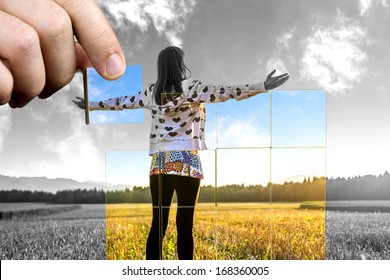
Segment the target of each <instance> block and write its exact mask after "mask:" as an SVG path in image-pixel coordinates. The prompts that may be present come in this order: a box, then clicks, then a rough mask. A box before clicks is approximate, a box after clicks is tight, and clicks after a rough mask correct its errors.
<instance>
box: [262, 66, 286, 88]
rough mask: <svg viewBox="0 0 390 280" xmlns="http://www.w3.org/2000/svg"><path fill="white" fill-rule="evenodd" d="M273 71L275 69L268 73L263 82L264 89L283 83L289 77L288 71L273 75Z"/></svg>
mask: <svg viewBox="0 0 390 280" xmlns="http://www.w3.org/2000/svg"><path fill="white" fill-rule="evenodd" d="M275 72H276V70H274V71H272V72H271V73H269V74H268V76H267V79H266V80H265V82H264V87H265V90H271V89H274V88H277V87H278V86H281V85H283V84H284V83H285V82H286V81H287V80H288V79H289V78H290V74H288V73H284V74H282V75H279V76H275V77H273V76H272V75H273V74H275Z"/></svg>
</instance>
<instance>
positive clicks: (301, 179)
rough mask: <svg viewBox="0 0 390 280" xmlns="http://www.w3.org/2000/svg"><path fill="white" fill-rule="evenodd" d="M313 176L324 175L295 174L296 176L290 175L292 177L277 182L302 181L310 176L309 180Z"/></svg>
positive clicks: (320, 176)
mask: <svg viewBox="0 0 390 280" xmlns="http://www.w3.org/2000/svg"><path fill="white" fill-rule="evenodd" d="M314 177H317V178H322V177H324V175H320V174H318V173H310V174H308V175H296V176H292V177H289V178H286V179H284V180H281V181H279V182H277V183H278V184H283V183H285V182H294V183H302V182H303V181H304V180H305V179H306V180H308V179H309V178H310V180H313V178H314Z"/></svg>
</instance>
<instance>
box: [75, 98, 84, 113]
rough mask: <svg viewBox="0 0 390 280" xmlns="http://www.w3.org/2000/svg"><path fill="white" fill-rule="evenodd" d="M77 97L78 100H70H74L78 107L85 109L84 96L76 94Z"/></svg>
mask: <svg viewBox="0 0 390 280" xmlns="http://www.w3.org/2000/svg"><path fill="white" fill-rule="evenodd" d="M76 98H77V99H79V100H72V101H73V102H74V104H76V106H77V107H79V108H80V109H83V110H84V109H85V101H84V98H82V97H79V96H76Z"/></svg>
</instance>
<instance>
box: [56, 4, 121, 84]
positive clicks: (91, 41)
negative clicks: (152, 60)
mask: <svg viewBox="0 0 390 280" xmlns="http://www.w3.org/2000/svg"><path fill="white" fill-rule="evenodd" d="M55 1H56V2H57V4H59V5H60V6H61V7H62V8H63V9H64V10H65V11H66V12H67V13H68V14H69V16H70V18H71V20H72V24H73V28H74V32H75V35H76V37H77V40H78V42H79V43H80V45H81V46H82V47H83V49H84V50H85V52H86V54H87V55H88V57H89V59H90V60H91V62H92V64H93V66H94V67H95V69H96V70H97V72H98V73H99V74H100V75H101V76H102V77H103V78H105V79H108V80H114V79H117V78H119V77H120V76H122V74H123V73H124V71H125V65H126V62H125V57H124V55H123V52H122V49H121V47H120V44H119V42H118V39H117V38H116V36H115V33H114V31H113V30H112V28H111V26H110V24H109V23H108V21H107V19H106V18H105V16H104V15H103V13H102V11H101V10H100V9H99V7H98V6H97V5H96V3H95V1H92V0H73V1H69V0H55Z"/></svg>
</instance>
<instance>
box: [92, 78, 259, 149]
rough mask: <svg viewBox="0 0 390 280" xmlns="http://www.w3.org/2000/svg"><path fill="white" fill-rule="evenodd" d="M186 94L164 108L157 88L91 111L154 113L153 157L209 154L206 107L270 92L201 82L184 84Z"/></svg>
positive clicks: (104, 103)
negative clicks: (162, 153)
mask: <svg viewBox="0 0 390 280" xmlns="http://www.w3.org/2000/svg"><path fill="white" fill-rule="evenodd" d="M182 88H183V93H182V94H177V93H176V94H175V93H170V94H172V96H171V98H167V100H168V101H167V102H166V103H165V104H163V105H158V104H156V102H155V100H154V98H153V89H154V84H150V85H149V86H148V87H147V89H145V90H144V91H140V92H138V93H136V94H133V95H126V96H121V97H115V98H110V99H108V100H103V101H97V102H94V101H92V102H90V103H89V109H90V110H122V109H137V108H145V109H148V110H150V112H151V115H152V123H151V129H150V141H149V143H150V145H149V149H150V154H154V153H155V152H158V151H163V150H186V151H191V150H205V149H207V148H206V144H205V131H204V129H205V122H206V108H205V104H204V103H216V102H224V101H227V100H229V99H235V100H242V99H246V98H248V97H251V96H254V95H256V94H259V93H263V92H266V90H265V88H264V83H263V82H262V83H258V84H246V85H236V86H224V85H209V84H203V83H201V82H200V81H199V80H192V79H191V80H185V81H183V82H182Z"/></svg>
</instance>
